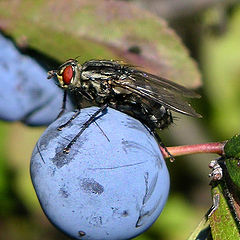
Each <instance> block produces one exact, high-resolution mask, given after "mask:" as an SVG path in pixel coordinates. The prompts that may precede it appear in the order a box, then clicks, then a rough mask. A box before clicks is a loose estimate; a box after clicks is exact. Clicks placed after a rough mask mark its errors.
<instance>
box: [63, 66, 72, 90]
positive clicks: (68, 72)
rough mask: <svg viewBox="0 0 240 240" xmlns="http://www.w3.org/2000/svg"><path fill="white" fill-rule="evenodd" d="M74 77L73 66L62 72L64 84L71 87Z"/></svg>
mask: <svg viewBox="0 0 240 240" xmlns="http://www.w3.org/2000/svg"><path fill="white" fill-rule="evenodd" d="M72 77H73V68H72V66H71V65H69V66H67V67H65V69H64V70H63V72H62V79H63V82H64V84H66V85H69V84H70V83H71V79H72Z"/></svg>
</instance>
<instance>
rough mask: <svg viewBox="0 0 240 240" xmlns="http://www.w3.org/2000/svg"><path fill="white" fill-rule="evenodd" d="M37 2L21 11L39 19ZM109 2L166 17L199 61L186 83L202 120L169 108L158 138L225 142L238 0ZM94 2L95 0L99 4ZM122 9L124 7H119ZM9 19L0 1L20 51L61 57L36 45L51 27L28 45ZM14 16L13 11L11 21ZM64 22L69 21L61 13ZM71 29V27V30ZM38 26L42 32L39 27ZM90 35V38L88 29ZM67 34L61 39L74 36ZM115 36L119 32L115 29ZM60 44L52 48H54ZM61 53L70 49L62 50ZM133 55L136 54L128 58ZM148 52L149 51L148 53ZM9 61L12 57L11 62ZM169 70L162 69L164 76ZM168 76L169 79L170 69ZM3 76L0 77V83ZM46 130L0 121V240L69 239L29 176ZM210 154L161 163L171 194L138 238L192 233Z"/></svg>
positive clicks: (204, 204)
mask: <svg viewBox="0 0 240 240" xmlns="http://www.w3.org/2000/svg"><path fill="white" fill-rule="evenodd" d="M3 2H7V1H3ZM12 2H15V1H8V3H9V4H10V5H11V4H12ZM20 2H21V1H20ZM22 2H29V1H22ZM35 2H36V3H35V4H29V9H25V10H26V11H29V12H30V11H32V12H33V13H36V15H35V16H36V19H37V13H38V11H39V9H40V8H39V6H40V2H41V1H35ZM60 2H61V3H62V2H64V1H59V5H58V6H56V9H58V8H61V6H64V4H63V5H61V4H60ZM65 2H69V4H73V5H74V4H76V2H81V1H80V0H79V1H72V3H71V1H67V0H66V1H65ZM83 2H84V1H83ZM107 2H108V1H107ZM113 2H114V1H109V2H108V3H106V4H109V5H108V7H109V12H110V14H112V15H113V18H114V12H111V4H113ZM115 2H124V6H125V7H126V6H127V5H126V4H131V6H134V7H133V9H135V7H136V8H139V9H141V8H142V9H143V10H144V11H148V14H149V16H153V18H154V19H155V18H156V19H157V18H158V17H160V18H162V19H165V20H166V21H167V23H168V25H169V27H170V28H172V29H174V30H175V32H176V33H177V34H178V36H179V37H180V39H181V41H182V42H183V44H184V45H185V46H186V48H187V49H188V51H189V54H190V56H191V57H192V58H193V59H194V60H195V61H196V63H197V65H198V68H199V72H200V74H201V81H202V83H201V81H200V78H199V79H197V80H196V79H193V81H194V83H193V84H192V85H191V84H188V85H189V86H191V87H197V86H199V88H198V89H197V91H198V92H199V93H200V94H201V95H202V98H201V99H200V100H196V101H194V102H192V105H193V106H194V107H195V108H196V109H197V111H198V112H199V113H201V115H202V116H203V118H202V119H193V118H190V117H185V116H180V115H177V114H175V116H176V121H175V123H174V124H173V126H171V127H169V129H167V130H165V131H163V136H162V139H163V141H164V143H165V144H166V145H167V146H174V145H184V144H197V143H204V142H215V141H223V140H226V139H228V138H230V137H231V136H233V135H234V134H237V133H239V129H240V121H239V119H240V107H239V105H240V94H239V92H240V28H239V26H240V4H239V3H238V1H217V0H203V1H193V0H183V1H178V0H165V1H164V0H133V1H115ZM100 4H101V2H99V5H100ZM124 9H125V8H124ZM124 9H122V11H124ZM58 10H59V9H58ZM80 10H81V9H79V11H80ZM20 11H21V10H19V11H17V10H16V12H15V13H16V14H15V15H14V16H15V17H16V21H18V18H20V17H19V15H20ZM54 11H55V10H53V12H52V14H53V15H54V14H56V18H61V16H58V15H57V13H55V12H54ZM62 11H64V9H62ZM43 14H44V12H43ZM103 14H106V13H103ZM122 14H125V13H124V12H122ZM67 16H68V17H69V19H70V20H71V11H69V12H68V14H67ZM118 17H119V16H118ZM124 17H126V16H124ZM8 18H9V16H8V9H7V8H6V5H4V4H2V3H0V29H1V30H2V34H3V35H4V36H5V37H7V38H10V39H11V40H13V42H14V44H15V45H16V46H17V47H18V49H19V51H21V53H22V54H26V55H29V56H30V57H32V58H34V59H36V60H37V61H38V62H40V63H41V65H43V66H44V67H47V68H51V67H53V65H54V64H56V62H57V60H58V61H60V60H62V59H61V58H59V59H57V60H56V62H55V61H54V60H55V59H54V54H53V53H52V50H51V49H49V55H48V51H47V50H46V51H41V49H39V48H37V47H36V46H37V45H40V43H39V42H44V41H46V44H45V45H46V46H45V49H47V44H48V41H50V40H49V39H48V38H51V37H52V35H51V33H49V36H48V34H45V35H44V36H41V35H40V37H39V38H38V41H35V42H34V41H33V43H34V44H35V45H34V44H32V45H31V44H30V47H29V46H28V39H27V38H25V35H24V34H21V32H24V30H23V29H20V28H18V30H15V29H14V28H13V27H12V25H11V26H10V27H9V25H10V23H9V21H8V20H9V19H8ZM85 19H86V21H85V22H82V24H83V25H84V26H86V28H87V26H88V21H89V22H91V21H92V19H88V15H87V14H86V16H85ZM13 20H14V19H13V17H12V16H11V21H13ZM117 20H118V21H119V23H117V24H115V25H113V26H112V27H113V28H114V29H115V30H116V31H117V28H118V24H120V22H121V18H120V19H119V18H118V19H117ZM50 21H51V20H50ZM56 21H57V20H56ZM66 21H68V19H67V18H66ZM38 27H39V28H40V27H41V26H38ZM71 27H72V26H71ZM77 27H78V26H75V28H76V29H77ZM65 28H67V26H63V25H61V26H60V28H59V29H60V30H59V31H60V32H62V33H65ZM88 31H90V32H91V31H94V29H91V28H90V29H88ZM103 31H104V30H103ZM111 31H112V30H111ZM16 32H17V33H16ZM39 32H41V29H40V30H39ZM149 32H150V31H149ZM80 34H81V33H80ZM90 34H91V33H90ZM92 34H93V36H94V33H92ZM114 34H115V32H114ZM143 34H144V33H143ZM149 34H151V32H150V33H149ZM16 36H17V37H16ZM66 36H67V38H71V37H72V36H69V35H66ZM116 36H117V37H118V35H117V33H116ZM41 37H42V38H41ZM73 37H74V36H73ZM117 37H116V39H117ZM56 39H57V38H56ZM39 40H40V41H39ZM56 41H57V40H56ZM58 41H59V42H57V44H58V45H60V46H61V49H64V48H65V45H64V42H62V40H61V36H59V38H58ZM73 41H74V40H73ZM98 41H99V42H100V45H101V44H102V45H103V46H105V43H104V42H102V40H101V41H100V40H99V39H96V42H98ZM119 41H120V40H119ZM152 41H156V39H152ZM122 45H123V46H122ZM81 46H82V48H81V47H79V53H78V52H76V54H75V56H77V55H80V54H82V53H83V54H85V55H84V57H83V59H82V60H86V59H90V58H93V56H94V55H95V56H96V57H98V56H100V57H102V56H103V57H104V58H112V52H111V54H110V53H109V52H108V51H112V49H115V46H114V44H113V45H111V46H110V47H109V49H110V50H109V49H108V51H107V50H106V49H105V48H104V49H103V48H101V47H98V48H96V49H94V51H95V52H91V51H90V50H89V49H88V48H84V43H82V45H81ZM117 46H118V47H117V50H114V51H113V52H115V53H116V52H117V53H118V57H119V58H120V57H121V56H124V51H125V50H126V48H124V42H123V43H120V44H119V45H117ZM119 46H120V47H119ZM89 48H91V47H89ZM121 48H122V51H121ZM61 49H60V50H61ZM60 50H59V49H58V50H55V51H58V52H59V51H60ZM0 51H1V49H0ZM65 51H68V50H67V49H65ZM129 52H130V54H133V55H131V56H130V57H127V59H130V60H131V61H135V60H134V59H135V58H138V54H140V55H141V47H139V46H137V45H136V46H135V45H133V46H132V47H131V48H128V53H129ZM88 54H89V55H88ZM134 54H135V55H136V57H134V56H135V55H134ZM148 54H151V51H149V52H148ZM65 56H66V55H64V56H62V58H65ZM75 56H73V57H75ZM108 56H109V57H108ZM132 56H133V57H132ZM4 58H8V56H7V55H6V56H4ZM0 60H1V59H0ZM141 61H142V60H141V59H140V60H139V59H137V60H136V62H137V63H138V64H139V63H141ZM179 61H180V60H179ZM143 62H144V61H143ZM13 64H18V63H17V62H14V63H13ZM147 67H148V66H147ZM149 69H151V67H150V68H149ZM180 70H181V69H180ZM26 71H27V69H26ZM183 71H185V70H183ZM185 72H186V71H185ZM167 73H168V72H167V71H166V75H167ZM186 74H187V73H186ZM169 75H170V77H171V74H169ZM3 77H4V76H2V75H1V76H0V83H1V78H3ZM196 78H197V77H196ZM195 80H196V81H195ZM43 81H44V79H43ZM4 88H5V86H3V85H2V84H0V89H1V91H4ZM0 101H1V99H0ZM6 104H7V103H6ZM59 105H61V103H59ZM44 129H45V127H29V126H26V125H24V124H22V123H20V122H18V121H16V122H11V123H9V122H5V121H1V122H0V136H1V137H0V146H1V147H0V148H1V151H0V239H4V240H18V239H19V240H20V239H26V240H38V239H39V240H40V239H46V240H55V239H68V238H67V237H66V236H64V235H63V234H62V233H60V232H58V231H57V230H56V229H55V228H54V227H53V226H52V225H51V224H50V223H49V222H48V220H47V219H46V217H45V216H44V214H43V212H42V210H41V208H40V205H39V203H38V200H37V197H36V195H35V192H34V190H33V187H32V184H31V180H30V175H29V162H30V157H31V152H32V149H33V147H34V145H35V143H36V141H37V139H38V137H39V136H40V135H41V133H42V132H43V131H44ZM215 158H217V155H209V154H204V155H194V156H187V157H179V158H177V159H176V161H175V162H174V163H169V162H168V161H167V162H168V164H167V165H168V169H169V172H170V177H171V190H170V195H169V200H168V202H167V204H166V207H165V209H164V211H163V212H162V214H161V216H160V217H159V218H158V220H157V221H156V222H155V224H154V225H153V226H152V227H151V228H150V229H149V230H148V231H147V232H146V233H144V234H143V235H141V236H139V237H138V238H136V239H139V240H140V239H141V240H150V239H159V240H160V239H162V240H170V239H175V240H183V239H186V238H187V237H188V236H189V235H190V233H191V231H193V230H194V228H195V227H196V226H197V225H198V223H199V222H200V220H201V218H202V217H203V216H204V214H205V213H206V211H207V210H208V209H209V208H210V206H211V204H212V200H211V194H210V186H209V182H210V180H209V178H208V173H209V169H208V163H209V161H210V160H212V159H215Z"/></svg>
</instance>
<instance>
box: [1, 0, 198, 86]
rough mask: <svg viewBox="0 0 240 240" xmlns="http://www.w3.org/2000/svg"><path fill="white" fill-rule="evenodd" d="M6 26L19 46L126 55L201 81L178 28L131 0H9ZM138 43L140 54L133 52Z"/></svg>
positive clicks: (55, 54) (87, 55)
mask: <svg viewBox="0 0 240 240" xmlns="http://www.w3.org/2000/svg"><path fill="white" fill-rule="evenodd" d="M0 26H1V29H2V31H3V32H4V33H5V34H7V35H9V36H10V37H12V38H13V39H14V41H15V42H16V43H17V44H18V45H19V46H23V47H29V48H32V49H35V50H37V51H40V52H41V53H44V54H46V55H48V56H49V57H52V58H55V59H57V60H58V61H59V62H63V61H65V60H66V59H69V58H74V57H76V56H80V62H83V61H86V60H89V59H93V58H95V59H98V58H99V59H100V58H105V59H106V58H108V59H109V58H112V59H123V60H125V61H127V62H129V63H131V64H133V65H136V66H139V67H143V68H144V69H145V70H147V71H150V72H152V73H154V74H157V75H161V76H163V77H167V78H169V79H171V80H173V81H176V82H179V83H181V84H183V85H186V86H189V87H197V86H199V85H201V83H200V74H199V71H198V69H197V66H196V64H195V62H194V61H193V60H192V59H191V58H190V56H189V53H188V51H187V50H186V48H185V47H184V46H183V44H182V43H181V41H180V39H179V38H178V36H177V35H176V34H175V33H174V31H173V30H171V29H170V28H169V27H168V26H167V24H166V22H165V21H164V20H162V19H159V18H158V17H156V16H154V15H152V14H150V13H149V12H147V11H145V10H143V9H140V8H138V7H136V6H135V5H133V4H131V3H129V2H124V1H109V0H92V1H87V0H79V1H58V0H52V1H47V0H36V1H30V0H19V1H6V0H5V1H0ZM136 48H137V49H138V52H139V53H140V54H138V53H136V51H135V53H134V51H133V52H131V49H136ZM129 49H130V50H129ZM128 50H129V51H128Z"/></svg>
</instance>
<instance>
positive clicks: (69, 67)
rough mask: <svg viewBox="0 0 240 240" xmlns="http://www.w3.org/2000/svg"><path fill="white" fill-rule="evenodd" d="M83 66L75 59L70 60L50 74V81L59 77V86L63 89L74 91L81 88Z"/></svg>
mask: <svg viewBox="0 0 240 240" xmlns="http://www.w3.org/2000/svg"><path fill="white" fill-rule="evenodd" d="M80 71H81V65H80V64H79V63H78V61H77V60H75V59H69V60H67V61H66V62H65V63H63V64H62V65H61V66H60V67H59V68H58V69H57V70H51V71H49V72H48V79H50V78H52V77H53V76H55V75H56V76H57V79H58V83H59V86H60V87H61V88H63V89H74V88H79V87H81V82H80Z"/></svg>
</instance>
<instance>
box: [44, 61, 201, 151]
mask: <svg viewBox="0 0 240 240" xmlns="http://www.w3.org/2000/svg"><path fill="white" fill-rule="evenodd" d="M54 75H56V76H57V79H58V85H59V86H60V87H61V88H63V89H64V98H63V105H62V111H61V112H60V114H59V115H61V114H62V113H63V112H64V110H65V105H66V97H67V93H69V94H70V95H71V96H73V97H74V99H75V100H76V101H77V102H76V103H77V111H76V113H75V114H74V115H73V117H72V118H71V119H70V120H69V121H68V122H66V123H65V124H63V125H62V126H60V127H59V128H58V129H59V130H61V129H62V128H64V127H65V126H66V125H68V124H69V122H71V121H72V120H73V119H74V118H76V117H77V115H78V114H79V113H80V109H81V108H82V107H84V105H85V104H84V103H86V102H87V103H90V105H95V106H99V107H100V108H99V110H98V111H96V113H94V114H93V115H92V116H91V117H90V118H89V119H88V121H87V122H86V123H85V124H84V126H83V127H82V129H81V131H80V132H79V133H78V134H77V135H76V136H75V138H74V139H73V140H72V141H71V142H70V143H69V144H68V146H67V147H66V148H65V149H64V152H65V153H68V152H69V150H70V148H71V146H72V144H73V143H74V142H76V140H77V138H78V137H79V136H80V135H81V134H82V132H83V131H84V130H85V129H86V128H87V127H88V126H89V124H91V122H93V121H94V118H95V117H96V116H97V115H98V114H99V113H100V112H102V111H104V110H105V109H106V108H107V107H108V106H109V107H111V108H114V109H116V110H119V111H121V112H123V113H126V114H128V115H130V116H132V117H134V118H136V119H138V120H140V121H141V122H142V123H143V124H145V125H146V126H148V127H149V128H150V130H151V131H152V132H153V133H154V135H155V136H156V137H157V138H158V140H160V139H159V136H158V134H157V130H158V129H160V130H161V129H164V128H166V127H168V126H169V125H170V124H171V123H172V122H173V118H172V113H171V111H175V112H179V113H182V114H185V115H189V116H192V117H201V115H200V114H198V113H197V112H196V111H195V110H194V109H193V108H192V107H191V106H190V104H189V103H188V102H187V101H185V100H184V98H183V97H186V98H198V97H200V96H199V95H198V94H196V93H195V92H193V91H191V90H189V89H187V88H185V87H183V86H181V85H178V84H176V83H174V82H172V81H170V80H168V79H165V78H162V77H158V76H155V75H153V74H150V73H147V72H144V71H141V70H138V69H136V68H134V67H133V66H131V65H128V64H125V63H123V62H119V61H113V60H90V61H87V62H85V63H83V64H82V65H81V64H79V63H78V61H77V60H76V59H69V60H67V61H66V62H65V63H63V64H62V65H61V66H60V67H59V68H58V69H57V70H51V71H49V72H48V78H52V77H53V76H54Z"/></svg>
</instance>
